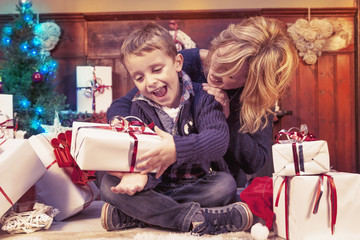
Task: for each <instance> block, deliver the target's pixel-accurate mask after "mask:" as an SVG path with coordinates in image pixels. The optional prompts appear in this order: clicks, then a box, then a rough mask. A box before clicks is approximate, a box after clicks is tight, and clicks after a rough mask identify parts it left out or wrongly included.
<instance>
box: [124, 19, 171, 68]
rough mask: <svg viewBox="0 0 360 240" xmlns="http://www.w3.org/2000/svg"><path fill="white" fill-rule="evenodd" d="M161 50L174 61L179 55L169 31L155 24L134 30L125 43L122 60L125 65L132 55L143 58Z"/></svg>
mask: <svg viewBox="0 0 360 240" xmlns="http://www.w3.org/2000/svg"><path fill="white" fill-rule="evenodd" d="M156 49H158V50H161V51H163V52H164V53H165V54H167V55H168V56H169V57H171V58H172V59H175V57H176V55H177V50H176V45H175V43H174V40H173V38H172V37H171V35H170V33H169V31H168V30H166V29H165V28H163V27H162V26H160V25H157V24H155V23H149V24H147V25H146V26H144V27H143V28H140V29H137V30H134V31H133V32H131V33H130V35H129V36H128V37H127V38H126V39H125V41H124V42H123V44H122V46H121V49H120V60H121V62H122V63H123V64H124V62H125V61H126V59H127V58H128V57H129V56H131V55H136V56H143V54H144V53H149V52H152V51H154V50H156ZM124 65H125V64H124Z"/></svg>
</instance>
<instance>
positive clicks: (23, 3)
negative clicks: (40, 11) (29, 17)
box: [19, 0, 32, 8]
mask: <svg viewBox="0 0 360 240" xmlns="http://www.w3.org/2000/svg"><path fill="white" fill-rule="evenodd" d="M19 5H20V7H24V8H30V7H31V6H32V2H31V0H19Z"/></svg>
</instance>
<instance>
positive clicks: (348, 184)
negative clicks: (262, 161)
mask: <svg viewBox="0 0 360 240" xmlns="http://www.w3.org/2000/svg"><path fill="white" fill-rule="evenodd" d="M328 175H330V176H332V177H333V180H334V183H335V187H336V193H337V201H336V205H337V211H336V213H337V218H336V223H335V225H334V234H333V235H332V233H331V221H332V213H334V212H332V206H335V205H332V204H334V202H332V201H331V190H330V188H329V186H328V178H327V177H324V181H323V193H322V197H321V198H320V202H319V204H318V211H317V213H316V214H314V213H313V210H314V206H315V202H316V199H317V198H316V195H317V191H318V187H319V179H320V177H319V175H307V176H292V177H288V179H289V180H288V181H289V182H288V184H289V185H288V236H289V239H291V240H329V239H347V240H350V239H352V240H355V239H359V236H360V228H359V226H358V225H359V222H360V175H359V174H354V173H344V172H331V173H328ZM284 178H285V177H284V176H278V175H275V174H274V175H273V184H274V191H273V194H274V195H273V200H274V213H275V216H276V217H275V224H274V230H275V233H276V234H277V235H278V236H280V237H282V238H286V218H285V211H286V206H285V186H284V185H283V187H282V189H281V191H280V196H279V202H278V206H277V207H276V200H277V197H278V194H279V188H280V186H281V183H282V182H283V180H284Z"/></svg>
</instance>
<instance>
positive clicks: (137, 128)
mask: <svg viewBox="0 0 360 240" xmlns="http://www.w3.org/2000/svg"><path fill="white" fill-rule="evenodd" d="M153 125H154V124H153V123H151V124H149V126H153ZM149 126H148V127H149ZM83 128H93V129H95V128H99V129H106V130H113V131H116V132H127V133H128V134H129V135H130V136H131V137H132V138H133V139H134V148H133V153H132V157H131V163H130V170H129V173H132V172H134V170H135V166H136V157H137V152H138V138H137V137H136V136H135V134H146V135H157V134H156V133H152V132H145V129H146V125H145V124H144V123H143V122H141V121H140V120H139V121H130V122H127V121H125V118H123V119H122V120H121V121H120V122H119V123H117V125H107V126H81V127H79V128H78V129H77V132H76V136H75V139H77V135H78V133H79V130H80V129H83ZM76 142H77V141H75V152H76V149H77V148H76ZM81 145H82V142H81V143H80V146H81ZM76 157H77V156H76Z"/></svg>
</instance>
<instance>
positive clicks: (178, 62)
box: [175, 53, 184, 72]
mask: <svg viewBox="0 0 360 240" xmlns="http://www.w3.org/2000/svg"><path fill="white" fill-rule="evenodd" d="M183 63H184V57H183V55H181V54H180V53H178V54H177V55H176V57H175V68H176V71H177V72H180V71H181V70H182V66H183Z"/></svg>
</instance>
